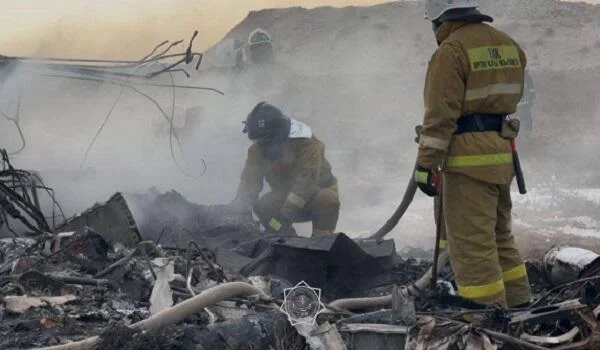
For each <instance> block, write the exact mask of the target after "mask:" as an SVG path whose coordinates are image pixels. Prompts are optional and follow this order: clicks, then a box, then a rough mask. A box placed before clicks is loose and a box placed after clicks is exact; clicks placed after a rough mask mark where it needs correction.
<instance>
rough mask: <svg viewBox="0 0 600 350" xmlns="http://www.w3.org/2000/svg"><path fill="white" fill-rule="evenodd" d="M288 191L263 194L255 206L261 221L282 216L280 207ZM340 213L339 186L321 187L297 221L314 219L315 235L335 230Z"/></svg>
mask: <svg viewBox="0 0 600 350" xmlns="http://www.w3.org/2000/svg"><path fill="white" fill-rule="evenodd" d="M287 195H288V194H287V193H278V192H269V193H267V194H265V195H264V196H262V197H261V198H260V199H259V200H258V203H257V204H256V205H255V207H254V212H255V213H256V215H257V216H258V217H259V218H260V221H261V222H269V220H270V219H271V218H272V217H278V216H280V215H281V214H280V209H281V206H282V205H283V202H285V200H286V198H287ZM339 213H340V200H339V196H338V191H337V186H335V187H331V188H321V189H319V190H318V191H317V192H316V193H315V195H314V196H313V197H312V198H311V199H310V200H309V201H308V203H306V206H305V207H304V208H302V210H301V212H300V215H299V216H298V219H297V220H296V222H307V221H312V226H313V236H318V235H322V234H329V233H333V232H334V231H335V227H336V226H337V222H338V218H339Z"/></svg>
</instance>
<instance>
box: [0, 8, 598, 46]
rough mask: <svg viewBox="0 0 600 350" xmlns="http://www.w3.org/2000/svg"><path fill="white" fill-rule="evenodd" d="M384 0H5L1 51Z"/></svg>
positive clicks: (121, 41) (209, 34)
mask: <svg viewBox="0 0 600 350" xmlns="http://www.w3.org/2000/svg"><path fill="white" fill-rule="evenodd" d="M382 2H385V1H382V0H296V1H284V0H18V1H9V0H2V3H3V4H2V6H1V9H2V10H1V11H0V39H1V40H0V53H1V54H6V55H46V56H47V55H61V56H77V57H92V56H95V57H98V56H103V57H113V58H116V57H131V56H136V57H137V56H139V55H140V54H143V53H144V52H146V51H148V50H150V49H151V48H152V47H153V46H154V44H155V43H159V42H161V41H163V40H165V39H170V40H176V39H183V38H189V36H190V35H191V33H192V32H193V30H194V29H198V30H199V31H200V36H199V37H198V39H197V41H196V46H195V48H196V49H198V50H200V49H203V48H204V47H206V46H208V45H211V44H213V43H215V42H216V41H217V40H219V39H220V38H221V37H223V35H224V34H225V33H226V32H227V31H228V30H229V29H231V28H232V27H233V26H234V25H235V24H237V23H238V22H239V21H241V20H242V19H243V18H244V17H245V16H246V15H247V13H248V11H251V10H257V9H263V8H272V7H289V6H303V7H309V8H310V7H315V6H325V5H331V6H347V5H369V4H377V3H382ZM589 2H595V3H600V0H591V1H589Z"/></svg>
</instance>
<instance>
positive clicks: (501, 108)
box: [418, 22, 527, 184]
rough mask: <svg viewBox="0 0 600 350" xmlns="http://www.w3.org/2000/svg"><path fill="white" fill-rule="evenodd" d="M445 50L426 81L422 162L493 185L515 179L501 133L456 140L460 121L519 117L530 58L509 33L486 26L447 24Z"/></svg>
mask: <svg viewBox="0 0 600 350" xmlns="http://www.w3.org/2000/svg"><path fill="white" fill-rule="evenodd" d="M437 39H438V42H440V43H441V44H440V47H439V48H438V50H437V51H436V52H435V53H434V54H433V56H432V58H431V61H430V63H429V67H428V71H427V77H426V81H425V91H424V100H425V116H424V121H423V130H422V132H421V139H420V147H419V155H418V162H419V164H420V165H422V166H425V167H427V168H430V169H433V168H435V167H437V165H438V163H440V162H442V161H444V158H445V157H446V155H447V159H445V160H446V162H445V167H444V168H445V171H447V172H459V173H463V174H466V175H469V176H472V177H475V178H478V179H480V180H483V181H487V182H491V183H498V184H501V183H508V182H509V181H510V179H511V178H512V176H513V167H512V153H511V147H510V142H509V141H508V140H505V139H503V138H502V137H500V135H499V133H498V132H495V131H487V132H474V133H465V134H461V135H456V136H453V133H454V131H455V129H456V122H457V120H458V119H459V118H460V117H461V116H462V115H466V114H472V113H486V114H502V115H508V114H513V113H514V112H515V111H516V109H517V103H518V102H519V100H520V99H521V96H522V94H523V78H524V69H525V66H526V63H527V61H526V57H525V54H524V52H523V51H522V50H521V48H520V47H519V45H518V44H517V43H516V42H515V41H514V40H513V39H511V38H510V37H509V36H508V35H506V34H505V33H503V32H501V31H498V30H496V29H494V28H492V27H491V26H489V25H487V24H485V23H467V22H444V23H443V24H442V25H441V27H440V29H439V30H438V32H437Z"/></svg>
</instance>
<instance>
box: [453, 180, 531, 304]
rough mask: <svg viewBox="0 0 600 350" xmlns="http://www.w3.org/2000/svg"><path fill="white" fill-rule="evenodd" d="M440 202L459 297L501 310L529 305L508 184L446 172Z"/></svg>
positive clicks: (528, 291)
mask: <svg viewBox="0 0 600 350" xmlns="http://www.w3.org/2000/svg"><path fill="white" fill-rule="evenodd" d="M442 201H443V208H444V220H445V228H446V230H445V231H446V238H447V241H448V245H447V249H448V254H449V256H450V263H451V265H452V271H453V272H454V275H455V279H456V284H457V286H458V291H459V294H460V295H461V296H463V297H465V298H468V299H471V300H474V301H476V302H479V303H482V304H487V305H492V304H493V305H497V306H499V307H501V308H506V307H507V306H508V307H514V306H517V305H521V304H525V303H527V302H529V301H530V299H531V287H530V285H529V279H528V277H527V270H526V268H525V264H524V262H523V259H522V258H521V255H520V253H519V251H518V249H517V246H516V244H515V239H514V236H513V235H512V232H511V210H512V202H511V198H510V183H509V184H492V183H488V182H484V181H480V180H477V179H474V178H472V177H470V176H467V175H464V174H459V173H445V174H444V177H443V195H442Z"/></svg>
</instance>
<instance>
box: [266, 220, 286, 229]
mask: <svg viewBox="0 0 600 350" xmlns="http://www.w3.org/2000/svg"><path fill="white" fill-rule="evenodd" d="M269 226H271V228H272V229H273V230H275V231H279V230H281V227H282V226H283V225H282V224H281V222H279V221H277V219H275V218H271V221H269Z"/></svg>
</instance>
